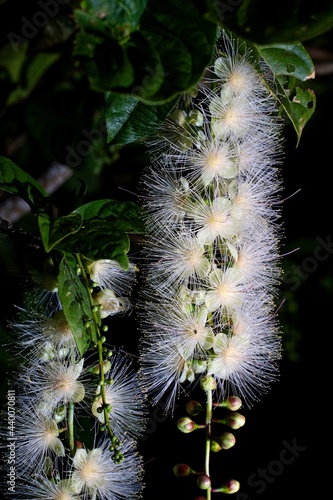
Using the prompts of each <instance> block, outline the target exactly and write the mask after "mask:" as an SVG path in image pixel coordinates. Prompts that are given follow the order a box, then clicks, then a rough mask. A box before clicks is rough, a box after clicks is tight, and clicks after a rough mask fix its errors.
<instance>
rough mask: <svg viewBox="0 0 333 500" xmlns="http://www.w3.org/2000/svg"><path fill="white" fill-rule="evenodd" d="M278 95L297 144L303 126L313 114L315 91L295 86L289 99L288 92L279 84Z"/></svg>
mask: <svg viewBox="0 0 333 500" xmlns="http://www.w3.org/2000/svg"><path fill="white" fill-rule="evenodd" d="M280 95H281V97H280V100H281V104H282V106H283V109H284V111H285V113H286V114H287V116H288V117H289V119H290V121H291V123H292V124H293V126H294V129H295V131H296V134H297V143H296V146H298V145H299V141H300V139H301V135H302V132H303V130H304V127H305V125H306V124H307V122H308V121H309V119H310V118H311V116H312V115H313V113H314V111H315V108H316V96H315V93H314V92H313V90H311V89H302V88H301V87H296V93H295V95H294V97H293V98H292V99H291V100H290V98H289V94H288V93H287V92H285V90H284V87H283V86H282V85H280Z"/></svg>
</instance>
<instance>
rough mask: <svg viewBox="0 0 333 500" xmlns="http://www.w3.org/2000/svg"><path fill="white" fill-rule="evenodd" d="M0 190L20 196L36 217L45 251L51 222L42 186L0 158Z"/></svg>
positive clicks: (9, 161)
mask: <svg viewBox="0 0 333 500" xmlns="http://www.w3.org/2000/svg"><path fill="white" fill-rule="evenodd" d="M0 189H3V190H4V191H7V192H9V193H12V194H15V195H17V196H20V197H21V198H22V199H23V200H24V201H25V202H26V203H28V205H29V206H30V208H31V212H32V213H33V214H35V215H38V225H39V229H40V232H41V236H42V240H43V244H44V247H45V249H47V248H48V246H49V234H50V228H51V224H52V221H53V213H52V205H51V202H50V198H49V196H48V194H47V193H46V191H45V190H44V189H43V188H42V186H41V185H40V184H39V183H38V182H37V181H36V180H35V179H34V178H33V177H31V175H29V174H27V173H26V172H24V170H22V169H21V168H20V167H18V166H17V165H15V163H13V162H12V161H11V160H9V158H6V157H4V156H0Z"/></svg>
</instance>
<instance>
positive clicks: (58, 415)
mask: <svg viewBox="0 0 333 500" xmlns="http://www.w3.org/2000/svg"><path fill="white" fill-rule="evenodd" d="M65 417H66V406H60V407H59V408H57V409H56V410H55V411H54V413H53V415H52V419H53V420H54V421H55V422H56V423H57V424H59V423H60V422H62V421H63V420H64V418H65Z"/></svg>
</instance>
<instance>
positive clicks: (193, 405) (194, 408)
mask: <svg viewBox="0 0 333 500" xmlns="http://www.w3.org/2000/svg"><path fill="white" fill-rule="evenodd" d="M186 411H187V413H188V414H189V415H191V416H192V417H195V416H196V415H199V413H202V412H203V411H204V408H203V406H202V404H200V403H199V401H195V400H194V399H192V400H191V401H189V402H188V403H187V405H186Z"/></svg>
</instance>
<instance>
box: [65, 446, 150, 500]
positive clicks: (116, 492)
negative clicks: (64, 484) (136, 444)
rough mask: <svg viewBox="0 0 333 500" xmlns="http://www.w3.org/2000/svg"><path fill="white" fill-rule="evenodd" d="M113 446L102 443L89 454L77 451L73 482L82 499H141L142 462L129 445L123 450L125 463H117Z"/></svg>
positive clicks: (72, 475) (71, 478)
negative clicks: (112, 450) (113, 455)
mask: <svg viewBox="0 0 333 500" xmlns="http://www.w3.org/2000/svg"><path fill="white" fill-rule="evenodd" d="M110 446H111V443H110V441H109V440H107V439H103V440H102V442H101V443H100V444H99V445H98V447H96V448H93V449H92V450H90V451H87V450H85V449H84V448H81V449H77V450H76V453H75V455H74V458H73V472H72V474H71V476H70V482H71V485H72V487H73V489H74V491H75V492H76V493H78V494H80V495H81V498H82V499H87V500H88V499H90V498H96V497H97V498H98V499H99V500H120V499H129V498H131V499H135V498H139V497H140V495H141V491H142V487H143V484H142V475H143V473H142V461H141V457H140V456H139V455H138V454H137V453H136V451H135V450H134V448H133V444H132V443H131V442H130V441H127V442H126V444H125V445H124V447H123V449H122V453H123V455H124V459H123V461H122V462H120V463H115V462H114V460H113V458H112V454H111V453H112V452H111V451H110V450H109V448H110Z"/></svg>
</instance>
